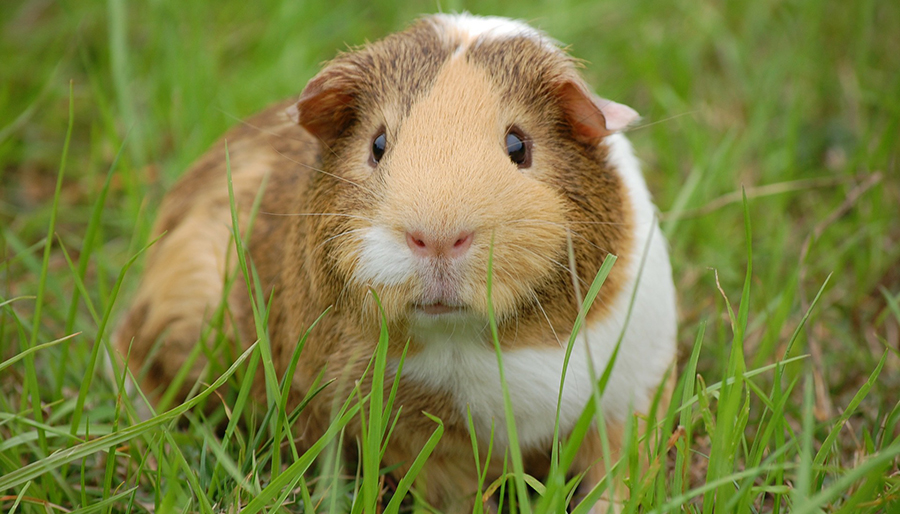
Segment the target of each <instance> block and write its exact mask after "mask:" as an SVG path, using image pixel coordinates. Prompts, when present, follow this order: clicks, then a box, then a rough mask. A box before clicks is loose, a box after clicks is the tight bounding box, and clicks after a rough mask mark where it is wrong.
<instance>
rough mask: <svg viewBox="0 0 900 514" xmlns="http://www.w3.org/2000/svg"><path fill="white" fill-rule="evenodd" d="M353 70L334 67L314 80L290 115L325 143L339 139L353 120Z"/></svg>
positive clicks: (346, 67)
mask: <svg viewBox="0 0 900 514" xmlns="http://www.w3.org/2000/svg"><path fill="white" fill-rule="evenodd" d="M355 83H356V80H355V77H354V74H353V73H352V67H350V66H346V65H340V64H332V65H329V66H328V67H326V68H325V69H324V70H322V71H321V72H319V74H318V75H316V76H315V77H313V78H312V79H311V80H310V81H309V83H308V84H306V87H305V88H304V89H303V92H302V93H300V99H299V100H297V103H295V104H294V105H292V106H290V107H288V109H287V115H288V116H289V117H290V118H291V120H293V121H294V122H295V123H297V124H299V125H301V126H303V128H305V129H306V130H308V131H309V132H310V133H311V134H313V135H314V136H316V137H318V138H319V139H321V140H322V141H325V142H330V141H333V140H334V139H336V138H337V137H338V136H340V134H341V133H342V132H343V131H344V129H345V128H346V127H347V125H349V124H350V122H351V121H352V120H353V116H354V114H353V112H354V105H353V104H354V94H353V92H354V84H355Z"/></svg>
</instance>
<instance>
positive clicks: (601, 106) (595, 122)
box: [557, 80, 640, 144]
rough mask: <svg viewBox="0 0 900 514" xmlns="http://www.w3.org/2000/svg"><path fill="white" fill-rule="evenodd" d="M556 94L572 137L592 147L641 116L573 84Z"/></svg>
mask: <svg viewBox="0 0 900 514" xmlns="http://www.w3.org/2000/svg"><path fill="white" fill-rule="evenodd" d="M557 94H558V95H559V98H560V100H561V102H562V107H563V109H564V110H565V112H566V116H567V117H568V119H569V123H570V124H571V126H572V130H573V131H574V134H575V136H576V137H577V138H579V139H581V140H584V141H586V142H588V143H591V144H598V143H600V141H602V140H603V138H605V137H606V136H608V135H610V134H612V133H613V132H619V131H621V130H624V129H626V128H627V127H628V125H630V124H632V123H634V122H635V121H636V120H637V119H638V118H639V117H640V116H639V115H638V113H637V111H635V110H634V109H632V108H631V107H628V106H627V105H623V104H620V103H616V102H613V101H612V100H607V99H605V98H600V97H599V96H597V95H595V94H593V93H591V92H590V91H588V89H587V87H586V86H585V85H583V84H580V83H578V82H576V81H572V80H569V81H566V82H564V83H563V84H562V85H561V86H560V87H559V89H558V90H557Z"/></svg>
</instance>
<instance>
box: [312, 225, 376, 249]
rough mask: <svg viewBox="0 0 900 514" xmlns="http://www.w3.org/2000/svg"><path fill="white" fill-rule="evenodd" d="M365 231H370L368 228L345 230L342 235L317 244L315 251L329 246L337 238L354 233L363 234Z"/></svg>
mask: <svg viewBox="0 0 900 514" xmlns="http://www.w3.org/2000/svg"><path fill="white" fill-rule="evenodd" d="M365 230H368V227H365V228H354V229H351V230H345V231H344V232H341V233H340V234H337V235H334V236H331V237H329V238H328V239H326V240H324V241H322V242H321V243H319V244H317V245H316V248H315V249H316V250H318V249H319V248H321V247H322V246H324V245H325V244H327V243H328V242H329V241H332V240H334V239H337V238H339V237H343V236H348V235H350V234H353V233H355V232H362V231H365Z"/></svg>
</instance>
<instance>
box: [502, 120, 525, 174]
mask: <svg viewBox="0 0 900 514" xmlns="http://www.w3.org/2000/svg"><path fill="white" fill-rule="evenodd" d="M506 153H507V154H509V160H511V161H512V162H513V163H514V164H515V165H516V166H518V167H519V168H529V167H531V141H530V140H529V139H528V138H526V137H525V136H524V135H522V133H521V132H519V131H518V130H516V129H514V128H513V129H510V131H509V133H507V134H506Z"/></svg>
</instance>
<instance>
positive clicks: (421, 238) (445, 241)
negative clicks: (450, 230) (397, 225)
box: [406, 231, 475, 258]
mask: <svg viewBox="0 0 900 514" xmlns="http://www.w3.org/2000/svg"><path fill="white" fill-rule="evenodd" d="M474 236H475V233H474V232H460V233H458V234H456V235H455V236H452V237H442V236H432V235H426V234H424V233H422V232H419V231H413V232H407V233H406V244H407V245H409V248H410V249H411V250H412V251H413V253H414V254H416V255H418V256H419V257H441V256H444V257H450V258H457V257H462V256H463V255H465V254H466V252H467V251H468V250H469V248H470V247H471V246H472V239H473V238H474Z"/></svg>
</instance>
